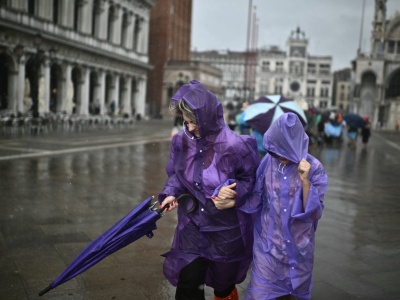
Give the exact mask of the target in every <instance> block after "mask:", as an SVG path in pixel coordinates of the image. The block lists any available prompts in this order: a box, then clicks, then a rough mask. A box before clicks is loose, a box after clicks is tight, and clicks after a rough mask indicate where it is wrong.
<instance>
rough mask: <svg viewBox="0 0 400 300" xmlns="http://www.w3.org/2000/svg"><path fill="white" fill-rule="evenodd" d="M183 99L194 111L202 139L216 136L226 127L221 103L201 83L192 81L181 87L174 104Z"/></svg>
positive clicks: (175, 96)
mask: <svg viewBox="0 0 400 300" xmlns="http://www.w3.org/2000/svg"><path fill="white" fill-rule="evenodd" d="M181 99H183V100H185V102H186V103H187V104H188V105H189V106H190V107H191V108H192V109H193V111H194V113H195V116H196V120H197V125H198V127H199V132H200V136H201V137H203V136H207V135H211V134H215V133H217V132H219V131H221V129H222V128H223V127H224V126H225V122H224V116H223V109H222V104H221V102H220V101H219V100H218V98H217V97H216V96H215V95H214V94H212V93H211V92H210V91H208V90H207V89H206V88H205V87H204V85H202V84H201V83H200V82H198V81H196V80H191V81H190V83H189V84H184V85H183V86H181V87H180V88H179V90H178V91H177V92H176V93H175V95H174V96H173V97H172V102H178V101H179V100H181ZM186 129H187V128H186Z"/></svg>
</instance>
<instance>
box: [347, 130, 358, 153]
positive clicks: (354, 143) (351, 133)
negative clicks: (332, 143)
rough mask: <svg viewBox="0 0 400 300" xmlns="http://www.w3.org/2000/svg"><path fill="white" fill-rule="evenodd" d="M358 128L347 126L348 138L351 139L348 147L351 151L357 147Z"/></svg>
mask: <svg viewBox="0 0 400 300" xmlns="http://www.w3.org/2000/svg"><path fill="white" fill-rule="evenodd" d="M357 137H358V128H357V127H355V126H352V125H347V138H348V139H349V141H348V143H347V146H348V147H349V148H350V149H355V148H356V147H357Z"/></svg>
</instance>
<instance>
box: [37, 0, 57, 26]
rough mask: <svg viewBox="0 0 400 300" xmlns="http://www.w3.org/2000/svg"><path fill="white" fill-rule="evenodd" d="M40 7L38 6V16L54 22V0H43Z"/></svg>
mask: <svg viewBox="0 0 400 300" xmlns="http://www.w3.org/2000/svg"><path fill="white" fill-rule="evenodd" d="M38 2H39V1H38ZM39 4H40V5H37V6H36V8H37V12H36V14H37V16H38V17H39V18H41V19H44V20H47V21H52V20H53V0H41V1H40V3H39Z"/></svg>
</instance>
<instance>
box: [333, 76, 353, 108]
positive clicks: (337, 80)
mask: <svg viewBox="0 0 400 300" xmlns="http://www.w3.org/2000/svg"><path fill="white" fill-rule="evenodd" d="M351 73H352V71H351V68H345V69H342V70H338V71H335V72H334V73H333V90H332V108H337V109H338V110H340V111H342V112H349V111H350V102H351V99H352V97H351V91H352V87H351Z"/></svg>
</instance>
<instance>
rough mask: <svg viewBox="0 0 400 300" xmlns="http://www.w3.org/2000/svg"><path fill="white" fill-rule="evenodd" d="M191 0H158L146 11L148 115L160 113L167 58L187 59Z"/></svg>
mask: <svg viewBox="0 0 400 300" xmlns="http://www.w3.org/2000/svg"><path fill="white" fill-rule="evenodd" d="M191 28H192V0H158V1H157V2H156V5H155V6H154V7H153V8H152V10H151V12H150V36H149V60H150V65H152V66H154V68H153V69H152V70H150V71H149V73H148V82H147V97H146V98H147V103H148V105H149V115H150V116H151V117H154V118H158V117H160V116H161V114H160V112H161V110H162V96H163V95H162V93H163V78H164V72H165V66H166V63H167V62H170V61H190V59H191V58H190V40H191Z"/></svg>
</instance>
